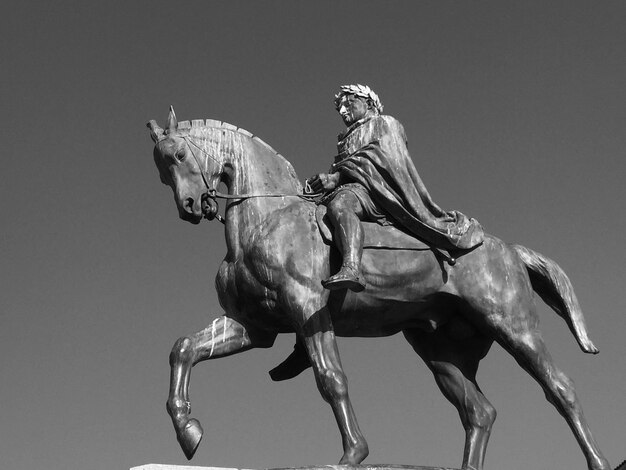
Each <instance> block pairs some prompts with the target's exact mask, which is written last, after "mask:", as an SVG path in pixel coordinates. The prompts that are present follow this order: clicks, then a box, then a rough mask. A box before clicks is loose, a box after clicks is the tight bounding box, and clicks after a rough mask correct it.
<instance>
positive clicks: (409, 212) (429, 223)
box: [331, 116, 484, 250]
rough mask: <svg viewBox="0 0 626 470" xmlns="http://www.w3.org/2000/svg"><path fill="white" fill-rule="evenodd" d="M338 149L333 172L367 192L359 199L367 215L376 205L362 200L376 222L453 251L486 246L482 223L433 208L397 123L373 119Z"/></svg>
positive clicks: (351, 132) (386, 118)
mask: <svg viewBox="0 0 626 470" xmlns="http://www.w3.org/2000/svg"><path fill="white" fill-rule="evenodd" d="M337 148H338V151H339V155H337V157H336V158H335V163H333V165H332V167H331V172H339V173H340V175H341V181H342V182H346V183H351V182H353V183H358V184H360V185H362V186H363V187H364V188H365V189H366V193H367V194H363V193H364V191H355V193H357V196H359V199H361V201H362V202H365V204H364V207H365V209H366V211H367V210H368V209H367V206H368V205H371V203H370V204H367V202H368V201H363V198H364V196H365V197H367V196H369V197H371V200H372V201H371V202H373V206H375V208H374V209H373V211H372V210H370V212H374V213H373V214H372V215H373V216H374V217H373V219H374V220H377V221H378V222H379V223H383V224H384V223H385V219H390V221H391V222H392V223H393V224H395V225H399V226H401V227H403V228H405V229H406V230H408V231H409V232H411V233H413V234H414V235H415V236H417V237H418V238H421V239H423V240H425V241H426V242H429V243H431V244H434V245H435V246H437V247H439V248H444V249H448V250H450V249H452V250H454V249H469V248H473V247H474V246H476V245H478V244H480V243H481V242H482V240H483V237H484V232H483V229H482V227H481V225H480V224H479V223H478V221H476V220H475V219H473V218H468V217H466V216H465V215H464V214H462V213H461V212H458V211H449V212H446V211H444V210H442V209H441V208H440V207H439V206H438V205H436V204H435V203H434V202H433V200H432V199H431V197H430V195H429V194H428V191H427V190H426V186H424V183H423V182H422V179H421V178H420V176H419V174H418V173H417V170H416V168H415V165H414V164H413V160H411V156H410V155H409V151H408V148H407V139H406V135H405V133H404V128H403V126H402V124H400V122H399V121H397V120H396V119H395V118H393V117H391V116H373V117H370V118H365V119H363V120H361V121H358V122H356V123H354V124H353V125H352V126H350V127H349V128H348V129H347V130H346V132H345V133H343V134H340V135H339V142H338V144H337ZM349 186H352V185H349ZM338 189H339V188H338ZM346 189H347V188H346ZM359 193H360V194H359ZM376 209H378V210H379V211H382V212H383V213H384V214H383V215H384V216H383V217H381V216H380V214H379V213H378V214H377V213H376V212H379V211H376Z"/></svg>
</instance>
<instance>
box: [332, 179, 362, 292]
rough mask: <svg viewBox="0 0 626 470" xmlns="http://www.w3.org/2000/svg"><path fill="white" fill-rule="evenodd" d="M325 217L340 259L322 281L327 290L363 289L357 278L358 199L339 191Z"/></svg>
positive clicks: (359, 222)
mask: <svg viewBox="0 0 626 470" xmlns="http://www.w3.org/2000/svg"><path fill="white" fill-rule="evenodd" d="M327 214H328V218H329V219H330V222H331V224H332V225H333V228H334V236H335V242H336V243H337V246H338V247H339V250H340V251H341V254H342V256H343V262H342V265H341V269H340V270H339V272H338V273H337V274H335V275H334V276H331V277H330V278H329V279H327V280H326V281H324V282H323V285H324V287H326V288H327V289H331V290H335V289H345V288H348V289H351V290H353V291H355V292H359V291H362V290H363V289H365V283H364V282H363V279H362V275H361V256H362V254H363V228H362V226H361V219H362V218H363V215H364V211H363V207H362V206H361V202H360V201H359V199H358V198H357V197H356V196H355V195H354V193H352V192H351V191H340V192H339V193H337V195H336V196H335V197H334V198H333V199H332V201H330V203H328V212H327Z"/></svg>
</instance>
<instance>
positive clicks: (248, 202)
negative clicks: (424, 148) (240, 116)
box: [148, 109, 610, 470]
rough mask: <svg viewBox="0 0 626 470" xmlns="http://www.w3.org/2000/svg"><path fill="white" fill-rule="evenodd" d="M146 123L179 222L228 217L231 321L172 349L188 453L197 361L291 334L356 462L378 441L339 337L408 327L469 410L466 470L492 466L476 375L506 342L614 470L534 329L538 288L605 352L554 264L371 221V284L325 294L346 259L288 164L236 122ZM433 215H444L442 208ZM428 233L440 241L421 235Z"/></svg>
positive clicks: (365, 274) (226, 285) (196, 431)
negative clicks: (445, 242)
mask: <svg viewBox="0 0 626 470" xmlns="http://www.w3.org/2000/svg"><path fill="white" fill-rule="evenodd" d="M148 126H149V128H150V130H151V137H152V139H153V141H154V143H155V147H154V160H155V163H156V165H157V167H158V169H159V174H160V177H161V180H162V182H163V183H164V184H166V185H168V186H170V187H171V188H172V190H173V192H174V199H175V201H176V205H177V208H178V213H179V216H180V217H181V218H182V219H183V220H186V221H188V222H191V223H194V224H197V223H199V222H200V221H201V220H202V218H203V217H206V218H209V219H211V218H214V217H218V214H217V213H218V211H217V203H216V199H217V198H224V199H226V201H227V202H226V208H225V215H224V218H223V221H224V224H225V232H226V244H227V253H226V257H225V259H224V261H223V262H222V264H221V266H220V268H219V270H218V274H217V279H216V288H217V292H218V295H219V300H220V304H221V305H222V307H223V308H224V310H225V314H224V315H222V316H219V317H217V318H215V319H214V320H213V321H212V323H211V324H210V325H209V326H208V327H207V328H205V329H203V330H201V331H198V332H197V333H194V334H191V335H189V336H185V337H183V338H180V339H179V340H178V341H177V342H176V344H175V345H174V347H173V349H172V352H171V355H170V366H171V377H170V391H169V398H168V400H167V410H168V413H169V414H170V416H171V418H172V422H173V424H174V428H175V430H176V435H177V438H178V441H179V443H180V445H181V447H182V449H183V451H184V453H185V455H186V456H187V458H189V459H190V458H191V457H192V456H193V455H194V453H195V450H196V448H197V446H198V444H199V442H200V439H201V437H202V433H203V431H202V427H201V426H200V423H199V422H198V421H197V420H196V419H194V418H191V410H190V402H189V394H188V390H189V381H190V376H191V369H192V367H193V366H194V365H195V364H197V363H198V362H201V361H204V360H207V359H215V358H218V357H223V356H227V355H231V354H235V353H239V352H242V351H246V350H249V349H252V348H268V347H271V346H272V344H273V342H274V340H275V338H276V336H277V335H278V334H279V333H292V332H295V333H296V335H297V337H298V340H299V342H300V344H301V345H302V348H303V351H305V352H306V357H307V365H308V364H310V365H311V366H312V369H313V373H314V375H315V379H316V382H317V385H318V388H319V391H320V393H321V394H322V396H323V398H324V399H325V400H326V401H327V402H328V403H329V404H330V406H331V408H332V411H333V413H334V416H335V418H336V420H337V424H338V426H339V429H340V432H341V437H342V443H343V455H342V457H341V460H340V463H341V464H351V465H356V464H359V463H360V462H362V461H363V460H364V459H365V458H366V457H367V455H368V445H367V443H366V441H365V438H364V437H363V435H362V433H361V431H360V430H359V426H358V424H357V420H356V416H355V413H354V410H353V408H352V404H351V402H350V398H349V395H348V388H347V382H346V376H345V374H344V372H343V369H342V367H341V362H340V360H339V352H338V349H337V343H336V339H335V335H338V336H361V337H373V336H388V335H391V334H395V333H399V332H402V333H403V334H404V336H405V337H406V339H407V341H408V342H409V343H410V344H411V345H412V346H413V348H414V349H415V351H416V352H417V354H419V356H420V357H421V358H422V359H423V360H424V361H425V362H426V364H427V365H428V367H429V368H430V370H431V371H432V373H433V374H434V376H435V380H436V382H437V384H438V385H439V387H440V389H441V391H442V392H443V394H444V395H445V396H446V398H447V399H448V400H449V401H450V402H451V403H452V404H453V405H454V406H455V407H456V408H457V410H458V412H459V416H460V418H461V421H462V423H463V427H464V428H465V432H466V437H465V450H464V453H463V464H462V468H463V469H474V470H481V469H482V468H483V460H484V457H485V450H486V447H487V441H488V439H489V435H490V432H491V428H492V425H493V422H494V420H495V417H496V411H495V409H494V408H493V406H492V405H491V404H490V403H489V401H488V400H487V399H486V398H485V396H484V395H483V393H482V392H481V390H480V388H479V387H478V385H477V383H476V372H477V368H478V365H479V362H480V360H481V359H482V358H483V357H485V355H486V354H487V352H488V351H489V348H490V347H491V345H492V343H493V342H494V341H496V342H498V344H500V345H501V346H502V347H503V348H504V349H505V350H506V351H508V352H509V353H510V354H511V355H512V356H513V357H514V358H515V359H516V361H517V362H518V364H519V365H520V366H521V367H523V368H524V370H526V371H527V372H528V373H529V374H530V375H531V376H532V377H533V378H534V379H535V380H536V381H537V382H538V383H539V385H540V386H541V387H542V388H543V390H544V392H545V394H546V397H547V399H548V400H549V401H550V402H551V403H552V404H554V406H555V407H556V409H557V411H558V412H559V413H560V414H561V415H562V416H563V417H564V418H565V420H566V421H567V423H568V425H569V426H570V428H571V430H572V432H573V434H574V436H575V437H576V439H577V441H578V443H579V445H580V447H581V450H582V452H583V454H584V456H585V458H586V460H587V467H588V469H589V470H609V468H610V467H609V463H608V461H607V460H606V459H605V457H604V456H603V455H602V453H601V451H600V449H599V448H598V446H597V444H596V442H595V440H594V438H593V436H592V434H591V431H590V429H589V426H588V424H587V422H586V420H585V418H584V416H583V413H582V410H581V407H580V405H579V403H578V400H577V398H576V394H575V392H574V388H573V385H572V382H571V381H570V379H569V378H568V377H567V376H566V375H565V374H564V373H563V372H562V371H561V370H559V369H558V368H557V367H556V365H555V364H554V363H553V361H552V359H551V357H550V355H549V353H548V351H547V349H546V346H545V344H544V342H543V340H542V337H541V334H540V332H539V330H538V318H537V315H536V312H535V308H534V299H533V291H534V292H536V293H537V294H538V295H539V296H540V297H541V298H542V299H543V300H544V301H545V302H546V303H547V304H548V305H550V306H551V307H552V309H553V310H554V311H555V312H556V313H557V314H558V315H560V316H561V317H562V318H563V319H564V320H565V321H566V323H567V324H568V326H569V328H570V330H571V332H572V333H573V335H574V337H575V338H576V340H577V342H578V344H579V345H580V347H581V349H582V350H583V351H584V352H586V353H592V354H595V353H597V352H598V350H597V349H596V347H595V346H594V344H593V343H592V341H591V340H590V339H589V337H588V334H587V329H586V326H585V321H584V318H583V314H582V311H581V309H580V306H579V304H578V301H577V299H576V296H575V294H574V290H573V288H572V286H571V283H570V281H569V279H568V278H567V276H566V275H565V273H564V272H563V270H562V269H561V268H560V267H559V266H558V265H557V264H556V263H555V262H554V261H552V260H550V259H548V258H547V257H545V256H543V255H541V254H539V253H537V252H535V251H533V250H530V249H528V248H525V247H523V246H520V245H508V244H506V243H504V242H502V241H501V240H499V239H498V238H496V237H493V236H491V235H489V234H484V236H483V238H482V243H480V244H478V245H476V246H473V247H472V248H468V249H465V247H464V248H463V249H461V250H459V251H458V252H454V253H452V252H450V251H448V249H450V250H452V251H454V250H453V248H452V247H449V246H446V247H444V250H441V249H439V248H438V247H437V246H431V245H430V244H426V243H423V241H419V240H417V239H416V238H415V237H413V236H410V235H407V234H406V233H405V232H406V227H407V225H404V226H403V227H401V228H402V229H403V230H401V229H399V228H398V227H394V226H393V225H392V226H388V227H381V226H380V225H379V224H377V223H374V222H370V221H367V220H366V221H362V222H361V225H362V228H363V234H364V235H363V239H364V249H363V251H362V259H361V265H360V273H358V274H357V277H358V278H361V277H362V279H363V282H364V284H366V287H365V289H364V290H362V291H361V292H359V293H355V292H353V291H352V290H350V289H345V288H342V289H336V290H329V289H325V288H324V287H323V286H322V284H321V281H323V280H326V279H328V278H329V276H330V273H331V272H336V271H337V270H338V269H339V268H340V267H341V265H343V264H344V263H343V259H342V258H343V256H341V255H340V254H339V253H338V252H337V251H336V250H335V248H333V247H332V246H331V245H330V243H329V242H328V240H327V239H328V237H327V234H326V235H325V233H326V232H325V230H327V228H326V227H325V224H324V223H323V217H322V216H323V211H324V209H325V206H323V205H319V206H316V204H315V203H314V202H312V201H310V198H308V197H307V196H306V195H303V191H302V185H301V184H300V182H299V181H298V178H297V176H296V174H295V172H294V170H293V168H292V166H291V165H290V163H289V162H288V161H287V160H286V159H284V158H283V157H282V156H280V155H279V154H277V153H276V152H275V151H274V150H273V149H272V148H271V147H270V146H269V145H267V144H265V143H264V142H263V141H262V140H260V139H259V138H257V137H254V136H252V134H250V133H249V132H247V131H245V130H243V129H238V128H237V127H235V126H232V125H230V124H226V123H223V122H220V121H213V120H206V121H204V120H196V121H192V122H191V123H190V122H188V121H184V122H180V123H178V122H177V119H176V116H175V114H174V111H173V110H172V109H170V114H169V117H168V122H167V126H166V129H162V128H160V127H159V126H158V125H157V123H156V122H155V121H150V122H149V123H148ZM348 160H349V159H348ZM320 179H323V178H320ZM219 183H224V184H225V186H226V187H227V188H228V193H227V194H221V193H219V192H218V191H217V189H216V188H217V187H218V185H219ZM311 184H313V185H315V186H316V187H317V185H316V184H315V183H314V182H311ZM320 184H322V185H324V183H320ZM327 189H328V188H327ZM367 189H371V188H367ZM404 189H406V188H396V190H398V191H402V190H404ZM372 198H374V196H372ZM385 209H386V208H385ZM355 214H356V212H355ZM391 214H392V215H393V216H394V218H395V217H396V216H397V215H396V214H397V213H396V212H391ZM435 215H437V216H438V217H439V216H440V217H442V218H444V219H445V218H446V217H447V215H445V214H444V213H440V212H439V211H435ZM320 221H322V222H320ZM403 221H404V219H403ZM422 221H423V220H422ZM455 226H456V225H455ZM477 227H478V226H477ZM381 230H382V231H384V232H383V234H382V235H381V234H380V231H381ZM474 233H479V230H476V231H475V232H474ZM377 234H378V235H377ZM419 234H421V237H422V238H423V239H424V240H426V241H430V242H431V243H432V240H428V239H427V237H426V236H425V235H424V234H423V233H422V231H421V230H420V232H419ZM460 235H461V236H462V234H460ZM377 237H378V238H377ZM470 240H471V237H470ZM470 245H472V242H470ZM369 247H375V248H376V249H370V248H369ZM344 253H345V246H344ZM453 258H455V259H454V260H453ZM340 272H341V271H340Z"/></svg>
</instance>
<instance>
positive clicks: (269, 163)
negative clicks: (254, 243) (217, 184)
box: [224, 139, 302, 250]
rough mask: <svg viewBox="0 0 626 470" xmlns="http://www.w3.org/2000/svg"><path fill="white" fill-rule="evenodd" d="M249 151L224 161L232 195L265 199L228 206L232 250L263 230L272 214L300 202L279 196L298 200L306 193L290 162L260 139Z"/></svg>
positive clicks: (228, 230) (230, 247)
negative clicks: (301, 194) (296, 196)
mask: <svg viewBox="0 0 626 470" xmlns="http://www.w3.org/2000/svg"><path fill="white" fill-rule="evenodd" d="M246 147H247V149H245V150H246V151H243V152H239V153H238V154H237V155H231V156H230V157H229V158H227V159H225V161H224V167H225V168H226V171H227V173H228V178H227V181H226V185H227V187H228V192H229V194H231V195H254V196H261V197H250V198H246V199H242V200H238V199H234V200H231V201H229V203H228V204H227V208H226V239H227V244H228V245H229V249H235V250H238V249H239V248H240V246H239V245H240V244H241V243H245V240H248V239H249V238H250V235H251V234H252V233H253V232H255V231H256V230H258V229H259V227H260V226H261V225H262V224H263V222H264V221H265V220H266V218H267V217H268V216H269V215H270V214H271V213H273V212H274V211H276V210H279V209H281V208H283V207H285V206H287V205H289V204H292V203H293V202H294V201H296V198H294V197H275V195H277V194H281V195H285V196H294V195H296V194H299V193H301V192H302V187H301V185H300V183H299V181H298V179H297V176H296V174H295V172H294V170H293V167H292V166H291V164H290V163H289V162H288V161H287V160H285V159H284V158H283V157H282V156H280V155H278V154H276V152H274V151H273V150H272V149H271V148H270V147H269V146H268V145H267V144H265V143H263V142H262V141H258V140H256V139H249V141H248V145H246ZM263 195H266V196H265V197H263ZM267 195H273V196H272V197H267Z"/></svg>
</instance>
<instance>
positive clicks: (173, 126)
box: [165, 106, 178, 134]
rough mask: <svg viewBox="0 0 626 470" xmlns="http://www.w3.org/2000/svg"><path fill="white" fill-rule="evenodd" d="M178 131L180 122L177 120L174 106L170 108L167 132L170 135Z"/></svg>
mask: <svg viewBox="0 0 626 470" xmlns="http://www.w3.org/2000/svg"><path fill="white" fill-rule="evenodd" d="M177 129H178V120H177V119H176V113H175V112H174V106H170V114H169V115H168V116H167V129H165V132H167V133H168V134H170V133H171V132H176V130H177Z"/></svg>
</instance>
